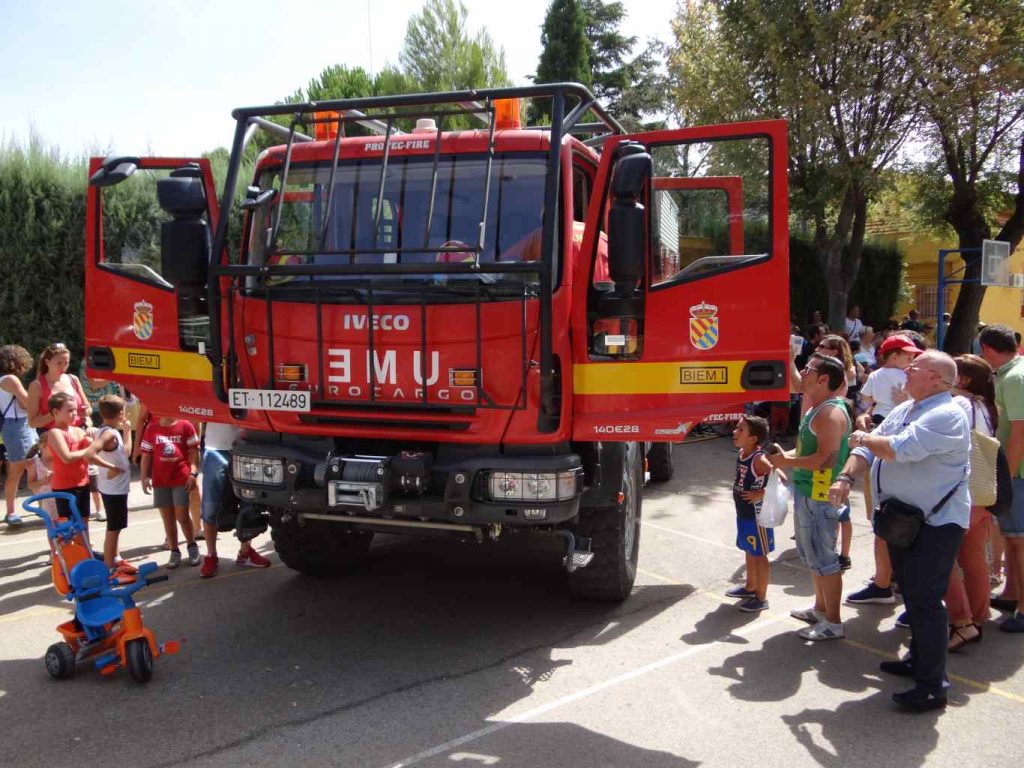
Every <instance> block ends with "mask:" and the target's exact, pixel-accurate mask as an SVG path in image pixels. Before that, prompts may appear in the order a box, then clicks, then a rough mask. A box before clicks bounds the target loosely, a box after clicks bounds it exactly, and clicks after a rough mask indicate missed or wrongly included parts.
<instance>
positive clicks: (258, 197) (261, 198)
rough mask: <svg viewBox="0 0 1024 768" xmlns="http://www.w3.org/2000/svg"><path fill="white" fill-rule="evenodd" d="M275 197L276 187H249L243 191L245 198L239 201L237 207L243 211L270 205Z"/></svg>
mask: <svg viewBox="0 0 1024 768" xmlns="http://www.w3.org/2000/svg"><path fill="white" fill-rule="evenodd" d="M276 199H277V190H276V189H273V188H271V189H260V188H259V187H249V188H248V189H247V190H246V191H245V200H243V201H242V202H241V204H240V205H239V207H240V208H241V209H242V210H243V211H252V210H256V209H259V208H263V207H264V206H267V205H270V204H271V203H272V202H274V200H276Z"/></svg>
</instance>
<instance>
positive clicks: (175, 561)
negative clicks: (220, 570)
mask: <svg viewBox="0 0 1024 768" xmlns="http://www.w3.org/2000/svg"><path fill="white" fill-rule="evenodd" d="M140 448H141V450H142V467H141V475H142V491H143V493H149V492H150V491H151V490H152V492H153V504H154V506H156V507H157V508H158V509H159V510H160V517H161V518H162V519H163V521H164V533H165V534H166V535H167V541H168V543H169V544H170V548H171V558H170V560H168V561H167V567H168V568H177V567H178V566H179V565H181V551H180V550H179V549H178V528H177V526H176V525H175V524H174V523H175V521H177V523H178V525H179V526H181V532H182V534H183V535H184V536H185V543H186V546H187V548H188V564H189V565H199V545H198V544H196V537H195V532H194V530H193V528H192V520H191V519H190V518H189V515H188V495H189V492H190V491H191V490H192V489H193V488H194V487H195V485H196V478H197V477H199V435H197V434H196V430H195V427H193V426H192V425H191V424H190V423H189V422H187V421H185V420H184V419H175V418H168V417H161V418H160V419H159V420H153V419H151V420H150V422H149V424H148V425H147V426H146V430H145V432H143V434H142V441H141V445H140Z"/></svg>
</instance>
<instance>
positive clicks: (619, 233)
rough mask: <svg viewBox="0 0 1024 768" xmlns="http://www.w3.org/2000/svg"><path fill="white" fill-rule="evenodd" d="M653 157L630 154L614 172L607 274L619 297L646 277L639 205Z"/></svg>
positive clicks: (642, 154)
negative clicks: (644, 275)
mask: <svg viewBox="0 0 1024 768" xmlns="http://www.w3.org/2000/svg"><path fill="white" fill-rule="evenodd" d="M652 168H653V165H652V162H651V156H650V155H649V154H647V153H646V152H630V153H629V154H626V155H624V156H622V157H620V158H619V159H618V160H617V161H616V163H615V169H614V170H613V172H612V183H611V194H612V205H611V209H610V210H609V212H608V274H609V276H610V277H611V279H612V281H613V282H614V283H615V287H616V291H617V292H618V293H619V294H620V295H623V296H625V295H629V294H631V293H632V292H633V291H634V290H635V289H636V285H637V283H639V282H640V280H641V278H643V274H644V245H645V242H646V229H645V226H644V213H645V211H644V206H643V205H642V204H641V203H640V202H639V199H640V195H641V194H642V192H643V189H644V184H645V183H647V182H648V181H649V180H650V179H651V175H652Z"/></svg>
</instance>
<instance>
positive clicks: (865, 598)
mask: <svg viewBox="0 0 1024 768" xmlns="http://www.w3.org/2000/svg"><path fill="white" fill-rule="evenodd" d="M846 602H848V603H851V604H853V605H865V604H867V603H879V604H882V605H892V604H893V603H895V602H896V596H895V595H894V594H893V593H892V587H886V588H885V589H883V588H882V587H880V586H878V585H877V584H875V582H873V581H872V582H871V583H870V584H868V585H867V586H866V587H864V589H862V590H860V591H859V592H851V593H850V594H849V595H847V596H846Z"/></svg>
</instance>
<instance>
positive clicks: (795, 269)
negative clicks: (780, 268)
mask: <svg viewBox="0 0 1024 768" xmlns="http://www.w3.org/2000/svg"><path fill="white" fill-rule="evenodd" d="M903 271H904V261H903V254H902V253H901V252H900V250H899V249H898V248H896V247H895V246H891V245H883V244H879V243H873V242H870V241H869V242H867V243H865V244H864V252H863V256H862V259H861V268H860V272H859V273H858V275H857V282H856V283H854V285H853V287H852V288H851V290H850V296H849V299H850V305H851V306H853V305H856V306H859V307H860V308H861V317H862V318H863V319H864V323H865V325H873V326H874V327H875V328H881V327H882V326H883V325H884V324H885V322H886V320H888V319H889V318H890V317H891V316H892V313H893V309H894V308H895V307H896V302H897V301H898V300H899V298H900V291H901V289H902V285H903ZM827 302H828V289H827V285H826V283H825V276H824V274H823V273H822V271H821V264H820V262H819V261H818V257H817V254H816V252H815V247H814V243H813V242H811V241H810V240H806V239H803V238H798V237H792V238H790V240H789V307H790V312H791V313H792V315H793V317H794V318H795V319H796V321H797V323H799V324H800V328H801V329H803V328H804V327H805V325H806V324H807V321H808V320H809V319H810V316H811V312H812V311H814V310H815V309H821V308H822V307H824V306H826V304H827Z"/></svg>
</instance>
